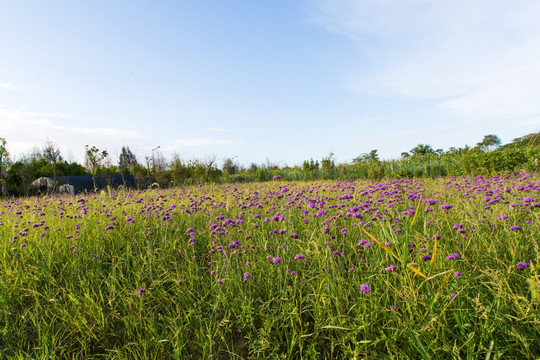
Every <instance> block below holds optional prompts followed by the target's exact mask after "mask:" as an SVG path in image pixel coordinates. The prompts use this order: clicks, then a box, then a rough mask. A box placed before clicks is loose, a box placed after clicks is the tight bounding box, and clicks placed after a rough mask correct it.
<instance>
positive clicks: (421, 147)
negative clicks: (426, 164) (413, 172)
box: [410, 144, 436, 156]
mask: <svg viewBox="0 0 540 360" xmlns="http://www.w3.org/2000/svg"><path fill="white" fill-rule="evenodd" d="M410 153H411V154H412V155H413V156H415V155H416V156H425V155H430V154H436V152H435V150H433V148H432V147H431V145H425V144H418V145H416V146H415V147H413V148H412V149H411V151H410Z"/></svg>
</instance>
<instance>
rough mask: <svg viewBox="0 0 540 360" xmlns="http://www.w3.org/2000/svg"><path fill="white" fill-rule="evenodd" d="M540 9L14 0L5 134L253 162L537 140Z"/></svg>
mask: <svg viewBox="0 0 540 360" xmlns="http://www.w3.org/2000/svg"><path fill="white" fill-rule="evenodd" d="M538 18H540V2H538V1H519V0H517V1H512V2H510V1H501V0H491V1H483V0H478V1H473V2H471V1H462V0H456V1H451V2H446V1H423V0H400V1H388V0H380V1H370V0H365V1H364V0H356V1H354V0H334V1H330V0H302V1H293V0H273V1H264V2H263V1H245V0H244V1H239V0H228V1H187V0H186V1H182V0H178V1H152V2H150V1H137V0H130V1H127V0H125V1H121V0H114V1H110V0H107V1H100V0H97V1H68V0H65V1H59V0H50V1H37V0H35V1H29V0H19V1H2V11H1V12H0V53H1V54H2V56H0V137H4V138H6V140H7V141H8V149H9V150H10V152H11V154H12V155H14V157H15V158H17V157H20V156H21V155H22V154H28V153H30V152H32V150H33V148H34V147H36V146H37V147H43V145H44V144H45V142H46V141H47V140H51V141H53V142H55V143H56V144H57V145H58V146H59V147H60V149H61V150H62V153H63V156H64V158H66V159H68V160H74V161H81V162H82V161H83V160H84V155H83V154H84V145H86V144H88V145H95V146H97V147H99V148H100V149H106V150H108V152H109V153H110V155H111V160H112V161H113V162H114V161H116V160H117V156H118V154H119V153H120V149H121V147H122V146H129V147H130V148H131V149H132V151H133V152H134V153H135V154H136V155H137V156H138V158H139V160H143V159H144V157H145V156H149V155H150V154H151V149H152V148H155V147H156V146H158V145H159V146H160V149H159V151H160V152H161V154H162V155H163V156H164V157H165V158H166V159H170V158H171V157H172V156H173V154H178V155H179V156H180V157H181V158H183V159H186V160H188V159H204V158H206V157H208V156H212V155H215V156H216V158H217V159H218V163H219V164H221V163H222V160H223V159H224V158H226V157H234V156H238V158H237V160H238V161H239V162H240V163H241V164H244V165H246V166H247V165H249V164H250V163H251V162H255V163H264V162H266V161H267V159H268V160H270V161H272V162H275V163H280V165H284V164H288V165H294V164H301V163H302V161H303V160H305V159H309V158H314V159H321V158H322V157H324V156H327V155H328V154H329V153H330V152H333V153H334V154H335V156H336V159H337V161H338V162H350V161H351V160H352V159H353V158H354V157H356V156H358V155H360V154H362V153H367V152H369V151H371V150H372V149H377V150H378V151H379V154H380V156H381V158H386V159H390V158H399V156H400V154H401V152H403V151H408V150H410V149H411V148H413V147H414V146H415V145H416V144H419V143H425V144H426V143H427V144H430V145H432V146H433V148H435V149H437V148H442V149H444V150H447V149H448V148H449V147H451V146H456V147H461V146H464V145H465V144H468V145H475V144H476V143H477V142H479V141H481V140H482V138H483V136H484V135H486V134H496V135H498V136H499V137H500V138H501V139H502V140H503V142H504V143H506V142H510V141H511V140H512V139H513V138H515V137H519V136H522V135H525V134H528V133H531V132H534V131H539V130H540V101H539V99H540V22H538Z"/></svg>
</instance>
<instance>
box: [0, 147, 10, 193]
mask: <svg viewBox="0 0 540 360" xmlns="http://www.w3.org/2000/svg"><path fill="white" fill-rule="evenodd" d="M6 145H7V141H6V139H4V138H0V196H1V195H4V182H5V180H4V177H3V176H2V173H3V172H4V167H6V166H5V163H6V162H7V157H8V156H9V152H8V151H7V147H6Z"/></svg>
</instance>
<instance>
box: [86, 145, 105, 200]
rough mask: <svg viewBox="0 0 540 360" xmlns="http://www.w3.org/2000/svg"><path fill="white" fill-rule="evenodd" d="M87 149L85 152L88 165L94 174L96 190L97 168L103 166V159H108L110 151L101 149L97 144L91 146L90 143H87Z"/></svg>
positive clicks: (95, 188) (93, 179)
mask: <svg viewBox="0 0 540 360" xmlns="http://www.w3.org/2000/svg"><path fill="white" fill-rule="evenodd" d="M85 149H86V152H85V155H86V159H85V163H86V167H87V168H88V170H89V171H90V173H91V174H92V182H93V183H94V191H96V190H97V186H96V173H97V169H98V168H99V167H100V166H101V164H102V163H103V161H104V160H105V159H107V157H108V156H109V153H108V152H107V151H106V150H103V151H100V150H99V149H98V148H97V147H95V146H92V147H89V146H88V145H85Z"/></svg>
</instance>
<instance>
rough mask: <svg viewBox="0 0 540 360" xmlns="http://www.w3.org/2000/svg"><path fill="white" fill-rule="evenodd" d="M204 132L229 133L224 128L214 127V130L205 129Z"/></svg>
mask: <svg viewBox="0 0 540 360" xmlns="http://www.w3.org/2000/svg"><path fill="white" fill-rule="evenodd" d="M203 131H213V132H228V131H229V130H227V129H224V128H217V127H213V128H204V129H203Z"/></svg>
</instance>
